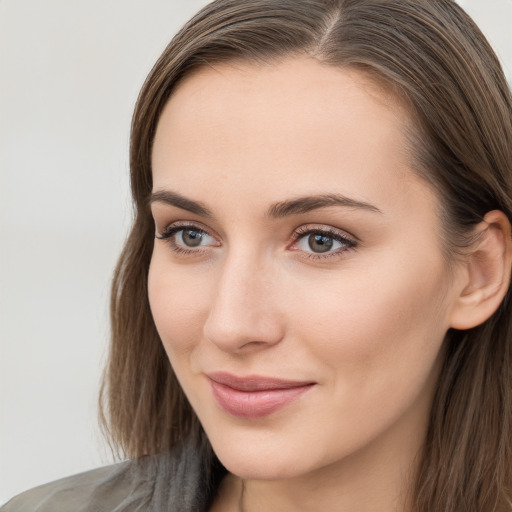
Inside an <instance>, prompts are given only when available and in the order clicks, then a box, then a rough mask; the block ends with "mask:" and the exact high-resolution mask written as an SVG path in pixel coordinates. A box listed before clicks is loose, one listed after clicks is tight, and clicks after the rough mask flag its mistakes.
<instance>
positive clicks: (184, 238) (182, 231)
mask: <svg viewBox="0 0 512 512" xmlns="http://www.w3.org/2000/svg"><path fill="white" fill-rule="evenodd" d="M156 238H157V239H159V240H166V241H167V242H168V243H169V245H170V246H171V249H173V250H174V251H176V252H182V253H192V252H199V251H200V250H202V249H203V248H206V247H211V246H214V247H217V246H219V245H220V244H219V242H218V241H217V240H216V239H215V238H214V237H213V236H211V235H210V234H209V233H207V232H206V231H205V230H204V229H201V228H200V227H198V226H195V225H183V224H179V225H171V226H168V227H167V228H166V229H165V230H164V231H163V233H162V234H161V235H157V236H156Z"/></svg>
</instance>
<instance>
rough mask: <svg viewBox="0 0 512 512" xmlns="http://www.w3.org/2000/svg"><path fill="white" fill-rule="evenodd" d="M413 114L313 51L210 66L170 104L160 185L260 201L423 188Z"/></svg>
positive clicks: (159, 159) (161, 131) (164, 119)
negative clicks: (413, 147)
mask: <svg viewBox="0 0 512 512" xmlns="http://www.w3.org/2000/svg"><path fill="white" fill-rule="evenodd" d="M410 123H411V118H410V116H409V115H408V112H407V110H406V109H405V108H404V107H403V105H402V104H401V103H400V102H399V101H397V100H396V99H395V98H394V97H393V96H392V95H391V94H389V93H386V92H385V91H384V90H382V89H380V88H378V87H377V86H376V84H375V82H374V81H372V80H370V79H368V77H366V76H365V75H363V74H361V73H359V72H357V71H354V70H349V69H342V68H335V67H332V66H327V65H322V64H320V63H318V62H317V61H315V60H313V59H311V58H305V57H303V58H302V57H301V58H290V59H287V60H283V61H281V62H277V63H273V64H250V63H238V62H237V63H228V64H222V65H216V66H214V67H204V68H202V69H200V70H198V71H196V72H194V73H193V74H191V75H190V76H188V77H186V78H185V79H184V81H183V82H182V83H180V85H179V86H178V87H177V89H176V90H175V91H174V93H173V95H172V96H171V99H170V101H169V102H168V104H167V105H166V107H165V108H164V111H163V113H162V116H161V118H160V121H159V124H158V127H157V133H156V136H155V142H154V146H153V155H152V156H153V161H152V164H153V178H154V185H155V188H166V187H170V188H172V189H176V185H177V184H179V187H180V188H181V191H182V192H183V193H185V194H187V195H190V194H192V196H195V195H197V194H200V195H201V194H202V195H204V194H206V193H207V190H210V192H211V191H213V190H215V193H216V194H220V195H217V196H216V197H222V196H226V195H227V194H228V193H229V191H231V190H236V191H237V195H238V197H240V198H242V197H245V199H240V201H241V203H243V201H246V199H247V197H251V198H252V201H251V202H252V203H254V202H256V203H257V202H258V201H260V202H261V203H262V207H263V202H264V201H265V200H269V199H273V200H279V199H282V197H280V196H284V195H287V196H289V195H290V194H292V195H293V194H296V195H303V194H304V193H312V192H316V191H321V192H325V191H326V187H330V188H332V189H336V191H337V192H340V193H344V194H347V195H351V196H352V197H355V198H356V199H363V200H368V199H372V200H373V201H380V200H381V199H383V198H385V199H386V200H387V201H390V200H391V201H393V200H398V199H399V198H400V199H403V198H404V194H407V195H410V192H411V191H410V190H409V189H411V187H413V188H418V187H420V188H421V187H423V188H424V184H423V183H420V182H419V180H418V178H417V177H416V176H415V175H414V173H413V172H412V171H411V168H410V165H409V158H408V151H407V145H406V143H405V140H406V138H405V135H404V130H405V129H406V128H407V127H408V126H410ZM270 195H272V196H273V197H271V198H270V197H269V196H270ZM384 196H386V197H384ZM400 204H402V205H403V207H404V208H406V207H407V206H408V205H407V204H405V203H404V202H403V201H402V203H400ZM377 206H378V205H377Z"/></svg>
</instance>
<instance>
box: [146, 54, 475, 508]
mask: <svg viewBox="0 0 512 512" xmlns="http://www.w3.org/2000/svg"><path fill="white" fill-rule="evenodd" d="M409 122H410V120H409V116H408V115H407V112H406V111H405V110H404V109H403V108H402V107H401V105H400V104H399V103H398V102H397V101H395V100H394V99H392V98H390V97H388V96H387V95H385V94H384V93H383V92H381V91H379V90H378V89H377V88H376V87H375V86H374V85H372V84H371V83H370V82H369V81H368V80H367V79H365V77H364V76H363V75H360V74H358V73H357V72H354V71H348V70H341V69H336V68H333V67H328V66H325V65H321V64H319V63H317V62H316V61H314V60H313V59H308V58H305V57H304V58H293V59H292V58H290V59H286V60H283V61H281V62H279V63H274V64H272V65H270V64H269V65H255V64H244V63H237V64H222V65H218V66H216V67H215V68H207V69H203V70H200V71H198V72H196V73H195V74H193V75H191V76H189V77H187V78H186V79H185V80H184V81H183V82H182V83H181V84H180V86H179V87H178V89H177V90H176V91H175V92H174V93H173V95H172V97H171V99H170V101H169V103H168V104H167V106H166V107H165V109H164V111H163V114H162V116H161V119H160V121H159V124H158V128H157V132H156V137H155V142H154V148H153V180H154V192H155V193H157V192H162V191H173V192H176V193H179V194H180V195H181V196H184V197H186V198H189V199H191V200H193V201H196V202H199V203H201V204H202V205H203V206H204V207H206V208H207V209H208V210H209V211H210V212H211V216H206V215H204V214H203V213H201V212H195V213H194V212H190V211H188V210H187V209H185V208H183V206H184V205H183V204H181V206H182V207H178V206H176V205H172V204H169V203H168V202H166V201H165V200H162V196H160V198H158V197H156V198H155V199H156V200H155V201H154V202H153V203H152V212H153V216H154V219H155V226H156V235H157V237H161V235H162V234H165V232H166V229H168V227H169V226H171V227H173V226H177V225H182V224H183V223H185V224H187V225H190V224H193V225H194V226H196V227H195V229H196V231H200V230H203V233H204V234H203V237H202V239H201V242H200V245H199V246H196V247H187V245H186V241H185V242H184V241H183V239H182V237H181V235H182V234H183V231H181V232H177V233H176V234H174V235H173V236H172V237H170V238H167V239H159V238H156V239H155V246H154V252H153V258H152V262H151V267H150V272H149V285H148V287H149V298H150V303H151V309H152V312H153V316H154V320H155V323H156V326H157V329H158V332H159V334H160V336H161V339H162V342H163V344H164V347H165V350H166V352H167V354H168V356H169V359H170V361H171V363H172V366H173V368H174V370H175V372H176V375H177V377H178V379H179V381H180V383H181V385H182V387H183V389H184V391H185V393H186V395H187V397H188V399H189V401H190V403H191V405H192V407H193V408H194V410H195V411H196V413H197V415H198V417H199V419H200V421H201V423H202V425H203V427H204V429H205V431H206V433H207V435H208V437H209V439H210V441H211V443H212V446H213V448H214V450H215V452H216V453H217V455H218V457H219V459H220V460H221V462H222V463H223V464H224V465H225V467H226V468H227V469H228V470H229V471H230V473H231V475H230V476H229V477H228V478H226V480H225V481H224V482H223V485H222V488H221V492H220V494H219V497H218V500H217V502H216V503H215V504H214V507H213V509H212V510H214V511H219V510H222V511H237V510H244V511H246V512H247V511H249V512H251V511H256V510H265V511H268V512H272V511H279V512H285V511H297V510H300V511H318V510H321V511H325V512H328V511H337V512H339V511H351V512H352V511H354V510H357V511H358V512H370V511H372V512H376V511H386V512H389V511H403V510H408V507H409V505H408V501H407V495H408V494H407V493H408V491H409V488H410V482H411V479H412V478H413V475H414V470H415V469H416V457H417V455H418V454H419V452H420V450H421V446H422V442H423V439H424V435H425V430H426V426H427V421H428V413H429V409H430V406H431V402H432V396H433V391H434V387H435V383H436V381H437V378H438V375H439V370H440V364H441V362H442V359H443V350H442V347H443V339H444V337H445V334H446V332H447V330H448V328H449V327H450V325H451V322H452V319H453V316H454V315H455V312H456V313H457V314H458V315H459V316H458V317H457V318H460V308H459V310H457V308H458V307H459V306H460V296H461V293H463V290H464V289H465V287H467V279H468V276H469V272H468V270H467V267H466V266H463V265H455V266H453V267H449V266H448V264H447V261H446V258H445V257H444V255H443V254H444V253H443V251H442V241H441V240H440V233H441V229H440V225H439V218H438V215H437V213H436V212H437V203H436V195H435V194H434V193H433V191H432V190H431V189H430V188H429V186H428V185H427V184H426V183H425V182H423V181H422V180H421V179H420V178H418V177H417V176H416V175H415V174H414V173H413V172H412V171H411V166H410V162H409V161H408V157H407V155H408V153H407V151H406V142H405V137H404V135H403V129H404V127H405V126H406V125H407V123H409ZM314 194H342V195H344V196H346V197H348V198H350V199H351V200H354V201H358V202H364V203H366V204H368V205H371V206H372V208H369V207H366V208H364V207H360V206H353V205H352V206H350V205H349V206H347V205H345V206H344V205H331V206H328V207H323V208H319V209H315V210H312V211H309V212H306V213H294V214H291V215H286V216H283V217H279V218H270V217H269V216H268V215H267V211H268V209H269V207H270V206H271V205H273V204H275V203H279V202H282V201H287V200H290V199H296V198H297V197H302V196H309V195H314ZM189 227H190V226H189ZM305 228H307V229H309V228H315V229H317V230H324V231H325V230H331V231H334V232H335V233H337V234H342V235H344V236H346V237H348V238H349V239H350V240H351V241H352V242H351V243H350V244H348V243H345V242H336V243H334V245H333V249H332V250H331V251H328V252H327V253H321V255H320V257H319V255H318V253H315V251H314V249H315V248H317V246H313V248H311V246H310V245H309V243H308V235H307V234H306V235H304V234H303V232H304V229H305ZM297 230H302V231H301V234H300V235H297ZM327 236H331V235H330V234H329V233H327ZM173 244H174V245H173ZM176 247H179V249H181V251H183V249H185V250H188V251H190V252H188V253H185V254H184V253H183V252H177V251H176ZM321 256H324V257H323V258H322V257H321ZM327 256H328V257H327ZM177 290H179V292H177ZM213 371H225V372H229V373H231V374H234V375H237V376H247V375H262V376H270V377H277V378H281V379H290V380H307V381H312V382H314V383H315V385H314V386H313V387H312V388H311V389H310V390H309V391H307V392H306V393H305V394H303V395H301V397H300V398H299V399H297V400H295V401H294V402H292V403H290V404H288V405H287V406H286V407H285V408H283V409H281V410H279V411H277V412H275V413H273V414H271V415H269V416H265V417H263V418H258V419H244V418H238V417H234V416H231V415H229V414H227V413H226V412H225V411H223V410H222V409H221V408H220V407H219V406H218V404H217V403H216V401H215V400H214V398H213V395H212V391H211V387H210V382H209V380H208V378H207V377H206V375H205V374H208V373H210V372H213Z"/></svg>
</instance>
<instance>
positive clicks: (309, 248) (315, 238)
mask: <svg viewBox="0 0 512 512" xmlns="http://www.w3.org/2000/svg"><path fill="white" fill-rule="evenodd" d="M296 240H297V242H296V243H295V244H294V245H293V249H295V250H300V251H304V252H305V253H306V254H308V257H312V258H315V259H319V258H329V257H332V256H337V255H340V253H342V252H345V251H347V250H349V249H353V248H354V247H355V246H356V245H357V243H356V240H354V239H353V238H349V237H348V236H347V235H345V234H344V233H343V232H341V231H337V230H334V229H333V228H326V229H320V228H309V227H308V226H304V227H302V228H300V229H299V230H297V232H296Z"/></svg>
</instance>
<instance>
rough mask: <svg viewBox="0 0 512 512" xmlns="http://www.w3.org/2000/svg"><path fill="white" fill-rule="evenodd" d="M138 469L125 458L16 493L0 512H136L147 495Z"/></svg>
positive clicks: (132, 462)
mask: <svg viewBox="0 0 512 512" xmlns="http://www.w3.org/2000/svg"><path fill="white" fill-rule="evenodd" d="M136 469H137V464H136V463H135V462H134V461H126V462H121V463H118V464H113V465H111V466H106V467H102V468H99V469H94V470H92V471H87V472H85V473H80V474H78V475H73V476H69V477H67V478H63V479H61V480H57V481H55V482H51V483H48V484H45V485H41V486H39V487H35V488H34V489H30V490H28V491H25V492H24V493H22V494H19V495H18V496H15V497H14V498H13V499H11V500H10V501H9V502H8V503H6V504H5V505H4V506H3V507H0V512H107V511H108V512H113V511H116V512H117V511H119V512H120V511H121V510H122V511H123V512H132V511H134V512H135V511H137V509H138V508H139V504H140V502H141V501H143V496H142V495H143V494H144V489H141V486H140V482H138V478H137V470H136ZM140 510H144V509H143V508H142V509H140Z"/></svg>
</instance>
